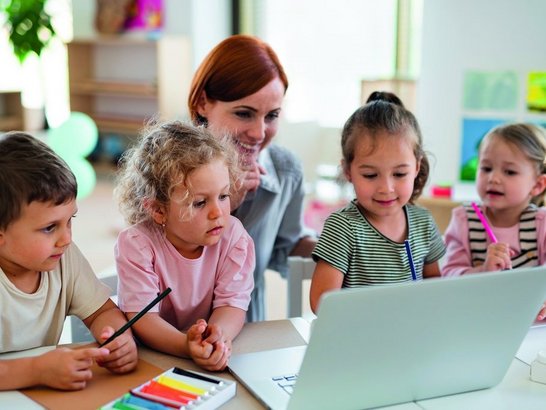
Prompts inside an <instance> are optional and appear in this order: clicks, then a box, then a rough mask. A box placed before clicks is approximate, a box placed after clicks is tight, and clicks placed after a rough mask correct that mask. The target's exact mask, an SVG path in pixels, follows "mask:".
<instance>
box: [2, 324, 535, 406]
mask: <svg viewBox="0 0 546 410" xmlns="http://www.w3.org/2000/svg"><path fill="white" fill-rule="evenodd" d="M308 336H309V324H308V323H307V322H306V321H305V320H303V319H301V318H296V319H290V320H278V321H269V322H258V323H250V324H247V325H245V327H244V329H243V331H242V332H241V334H240V335H239V337H238V338H237V339H236V340H235V342H234V345H233V350H234V353H245V352H254V351H260V350H268V349H276V348H282V347H290V346H299V345H303V344H305V343H306V341H307V340H308ZM544 348H546V326H542V327H536V328H532V329H530V331H529V333H528V335H527V337H526V339H525V341H524V342H523V344H522V345H521V348H520V349H519V351H518V353H517V355H516V358H514V360H513V362H512V365H511V366H510V368H509V370H508V372H507V374H506V376H505V377H504V379H503V381H502V382H501V383H500V384H499V385H498V386H496V387H494V388H491V389H485V390H479V391H475V392H469V393H462V394H456V395H452V396H446V397H440V398H436V399H429V400H422V401H419V402H417V403H405V404H401V405H396V406H390V407H386V408H385V409H389V410H417V409H430V410H435V409H460V408H465V409H489V408H495V409H515V408H525V409H531V410H532V409H537V410H538V409H544V408H546V407H545V406H546V385H545V384H540V383H535V382H532V381H531V380H530V378H529V371H530V365H529V364H530V362H531V360H532V359H534V356H536V353H537V352H538V350H541V349H544ZM139 353H140V357H141V359H143V360H144V361H145V362H147V363H151V364H153V366H156V367H157V368H159V369H161V370H166V369H168V368H170V367H173V366H179V367H184V368H187V369H193V370H198V371H202V370H200V369H199V368H198V367H197V366H196V365H195V364H194V363H193V362H192V361H191V360H186V359H180V358H176V357H174V356H169V355H165V354H162V353H159V352H156V351H152V350H150V349H146V348H141V349H139ZM217 376H219V377H223V378H227V379H230V380H234V379H233V377H232V376H231V374H230V373H229V372H227V371H226V372H221V373H217ZM123 377H124V376H115V375H111V376H108V378H109V380H108V383H109V385H111V384H114V383H115V381H116V380H118V381H119V380H122V378H123ZM90 388H93V387H90ZM43 390H44V393H46V394H50V395H55V396H60V397H63V404H64V403H66V407H65V406H63V407H64V408H78V409H83V408H85V406H82V402H81V401H79V402H77V405H75V406H74V403H75V401H73V400H72V399H68V398H69V396H71V397H73V398H76V397H77V392H74V393H75V394H73V393H72V392H70V393H66V392H56V391H52V390H48V389H43ZM99 391H101V390H100V389H99ZM125 392H126V390H125V388H122V391H120V392H119V394H118V396H119V395H121V394H123V393H125ZM2 394H4V393H2ZM116 394H117V393H116ZM116 397H117V396H116ZM109 400H110V398H105V400H101V403H106V402H107V401H109ZM38 401H40V400H38ZM0 408H3V406H2V398H1V397H0ZM19 408H33V409H35V408H37V407H36V406H34V407H32V406H31V407H19ZM38 408H39V407H38ZM52 408H53V407H52ZM55 408H57V407H55ZM261 408H263V407H262V406H261V405H260V403H259V402H258V401H257V400H256V399H255V398H254V397H253V396H252V395H251V394H250V393H249V392H248V391H247V390H246V389H245V388H244V387H243V386H242V385H241V384H240V383H238V384H237V396H236V397H235V398H233V399H231V400H230V401H228V402H227V403H226V404H225V405H224V406H222V409H261Z"/></svg>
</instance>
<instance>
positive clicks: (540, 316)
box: [537, 302, 546, 320]
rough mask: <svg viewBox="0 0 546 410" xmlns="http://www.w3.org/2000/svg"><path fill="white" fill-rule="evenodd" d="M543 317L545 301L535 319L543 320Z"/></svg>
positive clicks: (545, 314)
mask: <svg viewBox="0 0 546 410" xmlns="http://www.w3.org/2000/svg"><path fill="white" fill-rule="evenodd" d="M544 318H546V302H544V303H543V304H542V308H541V309H540V311H539V312H538V315H537V320H544Z"/></svg>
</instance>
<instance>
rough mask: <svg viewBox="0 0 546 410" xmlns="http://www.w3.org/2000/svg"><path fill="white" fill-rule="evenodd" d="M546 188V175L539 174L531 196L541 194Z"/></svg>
mask: <svg viewBox="0 0 546 410" xmlns="http://www.w3.org/2000/svg"><path fill="white" fill-rule="evenodd" d="M545 189H546V175H539V177H538V178H537V181H536V183H535V185H534V186H533V189H531V196H532V197H533V196H537V195H540V194H541V193H542V192H544V190H545Z"/></svg>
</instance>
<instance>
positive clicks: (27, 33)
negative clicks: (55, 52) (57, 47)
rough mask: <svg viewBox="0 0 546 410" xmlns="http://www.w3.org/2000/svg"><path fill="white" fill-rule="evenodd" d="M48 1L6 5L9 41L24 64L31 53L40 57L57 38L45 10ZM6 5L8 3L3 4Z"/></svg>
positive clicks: (20, 0)
mask: <svg viewBox="0 0 546 410" xmlns="http://www.w3.org/2000/svg"><path fill="white" fill-rule="evenodd" d="M46 1H47V0H10V1H7V5H4V7H3V10H4V13H5V15H6V23H7V26H8V28H9V41H10V42H11V44H12V46H13V52H14V53H15V55H16V56H17V58H18V59H19V61H20V62H21V63H22V62H23V61H24V60H25V59H26V58H27V56H28V55H29V53H32V52H33V53H36V54H37V55H38V56H39V55H40V54H41V53H42V50H43V49H44V48H45V47H46V46H47V44H48V43H49V41H50V40H51V39H52V38H53V37H54V36H55V34H56V33H55V29H54V28H53V26H52V24H51V16H50V15H49V14H48V13H47V12H46V10H45V3H46ZM3 3H4V4H6V1H4V2H3Z"/></svg>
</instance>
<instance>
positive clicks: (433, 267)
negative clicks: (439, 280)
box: [423, 261, 441, 279]
mask: <svg viewBox="0 0 546 410" xmlns="http://www.w3.org/2000/svg"><path fill="white" fill-rule="evenodd" d="M438 276H441V274H440V264H439V263H438V261H436V262H432V263H427V264H425V265H424V266H423V278H424V279H428V278H435V277H438Z"/></svg>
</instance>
